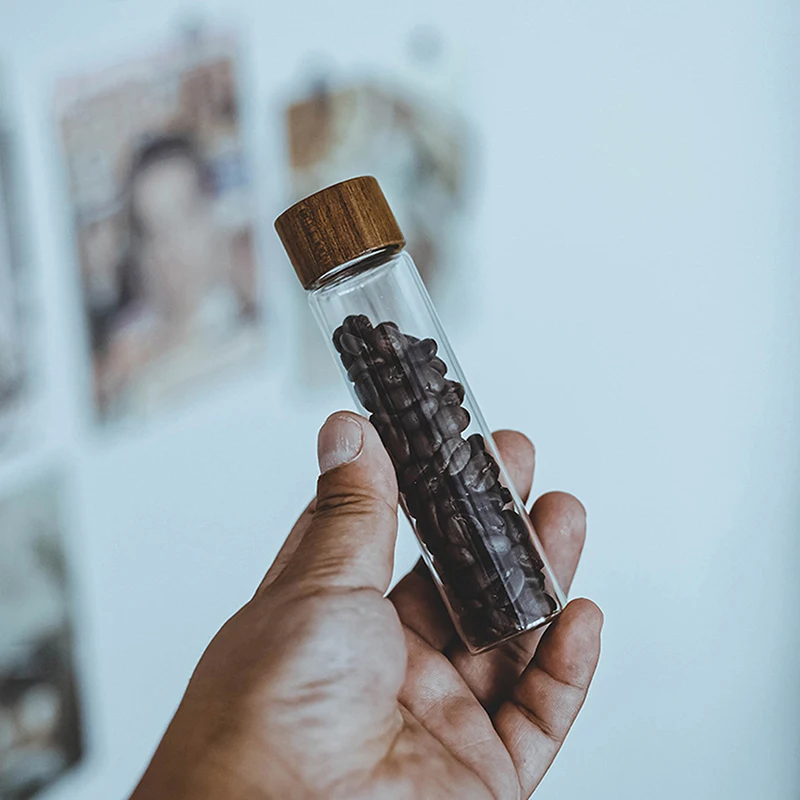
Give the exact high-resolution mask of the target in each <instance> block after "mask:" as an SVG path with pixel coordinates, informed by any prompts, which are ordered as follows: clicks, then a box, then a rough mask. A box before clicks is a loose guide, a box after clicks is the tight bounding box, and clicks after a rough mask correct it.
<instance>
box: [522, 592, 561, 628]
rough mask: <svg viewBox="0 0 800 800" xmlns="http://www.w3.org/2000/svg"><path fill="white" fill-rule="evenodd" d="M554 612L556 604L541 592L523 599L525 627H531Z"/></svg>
mask: <svg viewBox="0 0 800 800" xmlns="http://www.w3.org/2000/svg"><path fill="white" fill-rule="evenodd" d="M555 610H556V602H555V600H553V598H552V597H550V595H549V594H547V593H545V592H541V593H540V594H532V595H530V596H529V597H526V598H525V608H524V616H525V621H526V624H527V625H532V624H533V623H534V622H537V621H538V620H540V619H544V617H548V616H550V614H552V613H553V612H554V611H555Z"/></svg>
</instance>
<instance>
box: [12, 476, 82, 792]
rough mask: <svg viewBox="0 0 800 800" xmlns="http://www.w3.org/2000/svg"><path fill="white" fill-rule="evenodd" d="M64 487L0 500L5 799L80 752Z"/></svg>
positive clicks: (33, 488)
mask: <svg viewBox="0 0 800 800" xmlns="http://www.w3.org/2000/svg"><path fill="white" fill-rule="evenodd" d="M59 497H60V492H59V485H58V482H57V481H56V480H55V479H52V478H49V477H48V478H45V479H41V480H38V481H37V482H35V483H34V484H31V485H29V486H27V487H25V488H23V489H22V490H20V491H16V492H12V493H8V494H6V495H5V496H2V497H0V797H2V798H4V800H25V798H29V797H33V796H34V795H35V794H37V793H38V792H39V791H40V790H41V789H43V788H45V787H46V786H49V785H51V784H52V783H53V782H54V781H55V780H56V779H57V778H58V777H59V776H60V775H61V774H62V773H63V772H64V771H65V770H66V769H67V768H68V767H70V766H72V765H74V764H75V763H76V762H78V761H79V760H80V758H81V755H82V741H83V737H82V733H81V714H80V708H79V702H78V692H77V688H76V687H77V681H76V675H75V664H74V658H73V639H72V619H73V613H72V608H71V602H70V601H71V595H70V586H69V578H68V575H67V566H66V558H65V554H64V550H63V540H62V536H63V530H62V518H61V516H60V511H61V509H60V507H59Z"/></svg>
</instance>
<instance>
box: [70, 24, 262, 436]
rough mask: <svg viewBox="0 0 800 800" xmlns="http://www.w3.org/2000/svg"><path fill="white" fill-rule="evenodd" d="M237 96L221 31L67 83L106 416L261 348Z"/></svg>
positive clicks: (88, 308) (89, 308)
mask: <svg viewBox="0 0 800 800" xmlns="http://www.w3.org/2000/svg"><path fill="white" fill-rule="evenodd" d="M239 108H240V99H239V88H238V84H237V75H236V43H235V41H234V40H233V39H231V38H230V37H228V36H226V35H223V34H214V33H212V32H210V31H204V32H203V33H202V35H198V36H195V37H192V38H185V39H182V40H180V41H178V42H176V43H175V45H174V46H173V47H172V48H171V49H168V50H164V51H161V52H158V53H153V54H150V55H149V56H148V57H146V58H142V59H139V60H136V61H131V62H127V63H125V64H122V65H119V66H117V67H115V68H112V69H108V70H103V71H102V72H99V73H97V74H94V75H88V76H82V77H77V78H73V79H68V80H65V81H62V83H61V84H60V86H59V89H58V95H57V115H58V124H59V132H60V136H61V139H62V143H63V151H64V154H65V158H66V163H67V170H68V176H69V188H70V197H71V202H72V211H73V217H74V228H75V240H76V243H77V249H78V259H79V263H80V274H81V281H82V289H83V300H84V309H85V315H86V319H87V327H88V330H89V340H90V342H91V351H92V363H93V377H94V397H95V403H96V409H97V412H98V416H99V417H100V418H101V419H102V420H105V421H108V420H114V419H119V418H123V417H141V416H149V415H150V414H151V413H152V412H154V411H155V410H157V409H159V408H161V407H162V406H164V405H167V404H172V403H173V402H174V401H175V400H177V399H178V398H181V397H185V396H186V394H187V393H188V392H190V391H194V390H195V389H196V388H197V387H198V386H199V385H201V384H203V383H207V382H209V381H210V380H211V379H213V378H216V377H217V376H218V375H219V374H220V373H222V372H225V371H227V370H229V369H232V368H237V367H241V366H242V365H243V364H245V363H248V362H250V361H252V359H253V358H254V357H256V356H257V355H258V354H260V352H261V350H262V343H263V327H262V318H261V317H262V315H261V307H260V303H259V294H258V282H257V265H256V256H255V246H254V233H253V208H252V204H251V191H250V189H251V187H250V183H251V176H250V171H249V167H248V162H247V158H246V155H245V152H244V148H243V145H242V138H241V132H240V114H239Z"/></svg>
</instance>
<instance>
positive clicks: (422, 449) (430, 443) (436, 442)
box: [408, 428, 444, 460]
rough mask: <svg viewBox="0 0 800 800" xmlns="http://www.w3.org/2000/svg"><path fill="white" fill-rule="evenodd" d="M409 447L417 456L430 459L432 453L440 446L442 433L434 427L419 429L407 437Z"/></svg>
mask: <svg viewBox="0 0 800 800" xmlns="http://www.w3.org/2000/svg"><path fill="white" fill-rule="evenodd" d="M408 438H409V441H410V442H411V449H412V450H413V451H414V455H415V456H417V458H422V459H425V460H430V459H431V458H433V455H434V453H436V451H437V450H438V449H439V448H440V447H441V446H442V442H443V441H444V440H443V439H442V435H441V434H440V433H439V432H438V431H437V430H435V429H431V428H428V429H427V430H419V431H415V432H414V433H412V434H410V436H409V437H408Z"/></svg>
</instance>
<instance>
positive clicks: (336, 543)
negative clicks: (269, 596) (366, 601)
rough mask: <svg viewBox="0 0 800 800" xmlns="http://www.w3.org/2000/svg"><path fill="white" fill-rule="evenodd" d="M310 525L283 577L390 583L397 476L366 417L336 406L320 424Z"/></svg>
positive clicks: (327, 585)
mask: <svg viewBox="0 0 800 800" xmlns="http://www.w3.org/2000/svg"><path fill="white" fill-rule="evenodd" d="M317 451H318V458H319V467H320V471H321V473H322V474H321V475H320V477H319V481H318V483H317V502H316V508H315V509H314V515H313V518H312V520H311V525H310V527H309V529H308V531H307V532H306V534H305V536H303V539H302V541H301V542H300V544H299V545H298V547H297V550H296V551H295V552H294V555H293V556H292V558H291V561H290V563H289V564H287V566H286V570H285V572H284V574H283V576H282V579H283V580H285V581H287V582H291V583H295V584H296V585H297V586H298V587H302V588H301V591H303V592H304V593H305V592H317V591H325V590H328V589H365V588H369V589H376V590H377V591H379V592H381V593H384V592H385V591H386V590H387V589H388V588H389V583H390V581H391V578H392V567H393V562H394V544H395V539H396V538H397V481H396V479H395V475H394V469H393V468H392V464H391V461H390V460H389V457H388V455H387V454H386V450H385V449H384V447H383V444H382V443H381V440H380V438H379V436H378V434H377V432H376V431H375V429H374V428H373V427H372V425H370V424H369V422H368V421H367V420H366V419H364V417H360V416H358V415H357V414H353V413H350V412H347V411H340V412H337V413H336V414H332V415H331V416H330V417H328V419H327V420H326V421H325V424H324V425H323V426H322V428H321V429H320V432H319V438H318V441H317Z"/></svg>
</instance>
